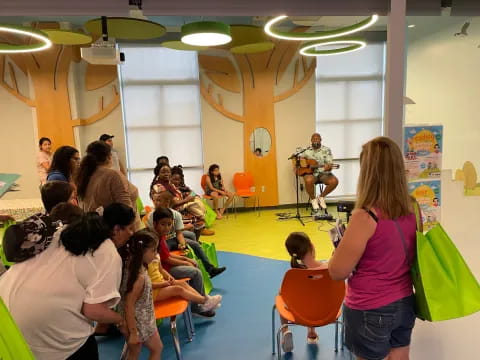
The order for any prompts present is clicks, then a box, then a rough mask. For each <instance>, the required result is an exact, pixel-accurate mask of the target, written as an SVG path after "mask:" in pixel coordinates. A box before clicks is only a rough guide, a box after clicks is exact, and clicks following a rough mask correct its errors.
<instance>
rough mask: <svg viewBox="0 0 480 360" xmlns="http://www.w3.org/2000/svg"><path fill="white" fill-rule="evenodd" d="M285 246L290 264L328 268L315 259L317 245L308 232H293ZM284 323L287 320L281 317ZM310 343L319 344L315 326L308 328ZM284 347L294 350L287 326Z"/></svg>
mask: <svg viewBox="0 0 480 360" xmlns="http://www.w3.org/2000/svg"><path fill="white" fill-rule="evenodd" d="M285 247H286V248H287V251H288V253H289V254H290V256H291V260H290V265H291V267H292V268H300V269H326V268H327V266H328V265H327V263H326V262H322V261H317V260H315V246H314V245H313V243H312V242H311V241H310V238H309V237H308V235H307V234H305V233H303V232H292V233H291V234H290V235H288V237H287V240H286V241H285ZM281 322H282V324H286V323H287V321H286V320H285V319H283V318H281ZM307 343H308V344H317V343H318V335H317V333H316V332H315V328H308V334H307ZM282 349H283V351H284V352H291V351H292V350H293V335H292V332H291V331H290V330H288V328H287V327H285V328H283V333H282Z"/></svg>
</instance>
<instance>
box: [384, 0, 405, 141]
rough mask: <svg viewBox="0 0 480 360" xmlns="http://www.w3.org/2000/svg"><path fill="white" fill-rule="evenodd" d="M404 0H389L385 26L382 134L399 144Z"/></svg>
mask: <svg viewBox="0 0 480 360" xmlns="http://www.w3.org/2000/svg"><path fill="white" fill-rule="evenodd" d="M405 12H406V0H391V1H390V13H389V16H388V26H387V67H386V74H385V114H384V134H385V136H388V137H390V138H391V139H393V140H394V141H395V142H396V143H397V144H398V145H399V146H400V148H403V146H402V142H403V123H404V104H403V97H404V95H405V74H406V72H405V63H406V53H405V29H406V18H405Z"/></svg>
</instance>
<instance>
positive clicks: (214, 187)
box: [206, 164, 235, 219]
mask: <svg viewBox="0 0 480 360" xmlns="http://www.w3.org/2000/svg"><path fill="white" fill-rule="evenodd" d="M206 194H207V195H208V196H211V197H212V199H213V207H214V210H215V212H216V213H217V219H221V218H222V215H223V213H224V212H225V210H226V209H227V208H228V207H229V206H230V204H231V203H232V202H233V200H234V199H235V195H234V194H233V193H231V192H229V191H227V190H226V189H225V185H224V184H223V179H222V175H221V174H220V167H219V166H218V165H217V164H212V165H210V167H209V168H208V176H207V184H206ZM222 196H226V197H227V201H226V202H225V204H224V206H223V208H221V209H220V208H219V207H218V199H219V198H220V197H222Z"/></svg>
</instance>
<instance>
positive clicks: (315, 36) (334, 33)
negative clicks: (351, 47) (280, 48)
mask: <svg viewBox="0 0 480 360" xmlns="http://www.w3.org/2000/svg"><path fill="white" fill-rule="evenodd" d="M286 18H288V16H287V15H281V16H277V17H276V18H273V19H271V20H270V21H268V22H267V23H266V24H265V27H264V31H265V32H266V33H267V34H268V35H270V36H272V37H274V38H277V39H283V40H297V41H305V40H307V41H312V40H324V39H333V38H337V37H340V36H346V35H350V34H353V33H356V32H359V31H362V30H365V29H366V28H368V27H370V26H372V25H373V24H374V23H375V22H376V21H377V20H378V15H372V16H369V17H368V18H366V19H365V20H363V21H360V22H359V23H356V24H353V25H350V26H347V27H344V28H340V29H336V30H331V31H317V32H314V33H295V32H283V31H276V30H274V29H272V27H273V25H275V24H277V23H279V22H281V21H283V20H285V19H286Z"/></svg>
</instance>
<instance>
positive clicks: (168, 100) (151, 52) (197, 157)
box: [120, 45, 203, 204]
mask: <svg viewBox="0 0 480 360" xmlns="http://www.w3.org/2000/svg"><path fill="white" fill-rule="evenodd" d="M120 50H121V51H122V52H123V53H125V63H124V64H122V65H121V66H120V76H121V87H122V104H123V116H124V121H125V138H126V142H127V146H126V149H127V159H128V172H129V177H130V180H131V181H132V183H134V184H135V185H136V186H137V187H138V189H139V192H140V197H141V199H142V200H143V202H144V203H147V204H148V203H150V197H149V190H150V183H151V181H152V179H153V176H154V175H153V169H154V167H155V165H156V159H157V157H159V156H160V155H166V156H168V158H169V159H170V165H172V166H173V165H178V164H181V165H182V166H183V168H184V174H185V182H186V184H187V185H189V186H191V187H192V188H193V189H194V190H195V191H196V192H198V193H201V189H198V187H200V186H199V185H198V184H199V183H200V178H201V176H202V174H203V156H202V153H203V152H202V131H201V111H200V88H199V77H198V76H199V72H198V61H197V53H196V52H191V51H177V50H170V49H167V48H162V47H158V46H155V47H153V46H152V47H150V46H139V45H121V46H120Z"/></svg>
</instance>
